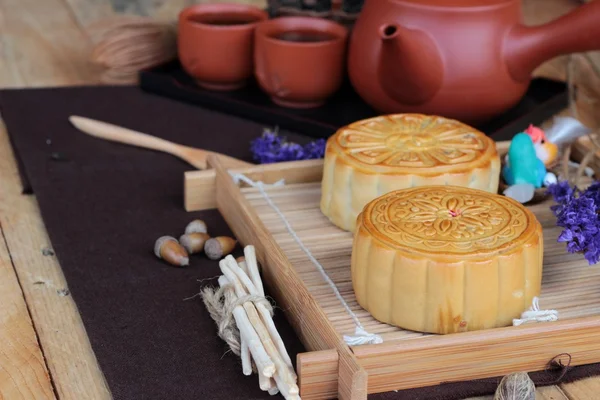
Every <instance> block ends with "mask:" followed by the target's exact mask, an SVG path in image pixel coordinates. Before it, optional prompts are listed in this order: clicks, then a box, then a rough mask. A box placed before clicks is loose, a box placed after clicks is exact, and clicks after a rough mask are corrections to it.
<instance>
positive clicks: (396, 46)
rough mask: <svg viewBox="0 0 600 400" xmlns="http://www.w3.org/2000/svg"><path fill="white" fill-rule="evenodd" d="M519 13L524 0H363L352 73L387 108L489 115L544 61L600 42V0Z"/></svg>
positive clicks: (509, 102)
mask: <svg viewBox="0 0 600 400" xmlns="http://www.w3.org/2000/svg"><path fill="white" fill-rule="evenodd" d="M521 19H522V16H521V2H520V0H365V3H364V6H363V9H362V12H361V14H360V16H359V18H358V20H357V21H356V24H355V26H354V29H353V32H352V36H351V38H350V43H349V53H348V72H349V75H350V80H351V82H352V85H353V86H354V88H355V90H356V91H357V92H358V94H359V95H360V96H361V97H362V98H363V99H364V100H365V101H366V102H367V103H369V104H370V105H371V106H372V107H374V108H375V109H376V110H377V111H379V112H381V113H382V114H391V113H399V112H404V113H425V114H435V115H440V116H444V117H447V118H455V119H458V120H461V121H463V122H467V123H479V122H484V121H485V120H488V119H490V118H491V117H494V116H496V115H498V114H501V113H502V112H504V111H506V110H508V109H509V108H511V107H512V106H514V105H515V104H516V103H518V102H519V100H520V99H521V98H522V96H523V95H524V94H525V92H526V91H527V88H528V85H529V82H530V80H531V73H532V72H533V70H534V69H535V68H536V67H538V66H539V65H540V64H542V63H543V62H544V61H546V60H549V59H551V58H553V57H555V56H558V55H561V54H568V53H574V52H583V51H589V50H596V49H600V0H596V1H592V2H590V3H587V4H585V5H582V6H580V7H578V8H577V9H575V10H574V11H573V12H571V13H570V14H567V15H565V16H563V17H560V18H558V19H556V20H555V21H552V22H550V23H547V24H544V25H540V26H533V27H527V26H524V25H522V24H521Z"/></svg>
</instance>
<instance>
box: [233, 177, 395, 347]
mask: <svg viewBox="0 0 600 400" xmlns="http://www.w3.org/2000/svg"><path fill="white" fill-rule="evenodd" d="M230 175H231V177H232V178H233V180H234V182H235V183H236V184H239V182H240V181H241V182H244V183H246V184H248V185H249V186H252V187H254V188H257V189H258V191H259V192H260V194H261V195H262V197H263V198H264V199H265V201H266V202H267V204H268V205H269V206H270V207H271V208H272V209H273V210H274V211H275V212H276V213H277V215H278V216H279V218H281V220H282V221H283V223H284V224H285V227H286V229H287V230H288V232H289V233H290V235H291V236H292V238H294V240H295V241H296V243H298V246H300V248H301V249H302V251H304V253H305V254H306V255H307V256H308V258H309V260H310V261H311V262H312V263H313V264H314V266H315V267H316V268H317V270H318V271H319V272H320V273H321V276H322V277H323V279H324V280H325V282H327V284H328V285H329V286H330V287H331V289H332V290H333V293H334V294H335V296H336V297H337V298H338V300H339V301H340V303H342V305H343V306H344V308H345V309H346V312H348V314H349V315H350V317H351V318H352V320H353V321H354V324H355V325H356V329H355V331H354V335H353V336H348V335H344V341H345V342H346V344H348V345H349V346H359V345H363V344H378V343H383V339H382V338H381V336H379V335H376V334H373V333H369V332H367V331H366V330H365V328H364V327H363V326H362V324H361V323H360V321H359V319H358V317H357V316H356V314H354V312H353V311H352V310H351V309H350V306H349V305H348V303H346V300H344V298H343V297H342V295H341V294H340V291H339V290H338V288H337V286H336V285H335V283H333V281H332V280H331V278H330V277H329V275H328V274H327V272H326V271H325V268H323V266H322V265H321V264H320V263H319V261H317V259H316V258H315V257H314V256H313V255H312V253H311V252H310V250H309V249H308V248H307V247H306V246H305V245H304V243H303V242H302V240H301V239H300V238H299V237H298V234H297V233H296V231H294V229H293V228H292V226H291V224H290V222H289V221H288V220H287V218H286V217H285V215H284V214H283V212H281V210H280V209H279V207H277V205H276V204H275V203H274V202H273V200H272V199H271V197H270V196H269V195H268V194H267V192H266V190H265V187H268V186H283V185H284V184H285V181H284V180H283V179H281V180H279V181H277V182H275V183H274V184H272V185H266V184H264V183H263V182H260V181H258V182H255V181H253V180H252V179H250V178H248V177H247V176H245V175H243V174H233V173H230Z"/></svg>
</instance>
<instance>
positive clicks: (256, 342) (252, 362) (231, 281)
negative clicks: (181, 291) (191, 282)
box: [201, 246, 300, 399]
mask: <svg viewBox="0 0 600 400" xmlns="http://www.w3.org/2000/svg"><path fill="white" fill-rule="evenodd" d="M244 256H245V259H244V260H240V262H239V263H238V262H236V260H235V259H234V258H233V257H232V256H231V255H229V256H227V257H225V258H224V259H222V260H221V261H220V262H219V267H220V268H221V272H222V273H223V275H222V276H220V277H219V280H218V282H219V289H214V288H210V287H207V288H204V289H203V290H202V292H201V296H202V300H203V301H204V304H205V306H206V308H207V310H208V311H209V313H210V315H211V317H212V318H213V319H214V320H215V322H216V324H217V327H218V334H219V337H221V338H222V339H223V340H224V341H225V342H226V343H227V344H228V345H229V347H230V349H231V350H232V351H233V352H234V353H235V354H236V355H238V356H240V357H241V360H242V372H243V374H244V375H251V374H252V372H253V371H255V372H256V373H257V374H258V382H259V386H260V388H261V389H262V390H264V391H267V392H269V394H271V395H275V394H277V393H279V392H280V393H281V394H282V395H283V397H284V398H285V399H299V398H300V397H299V389H298V385H297V384H296V382H297V376H296V373H295V372H294V368H293V366H292V361H291V359H290V356H289V354H288V352H287V350H286V348H285V345H284V343H283V340H282V339H281V336H279V332H277V329H276V327H275V324H274V322H273V309H272V306H271V304H270V303H269V302H268V301H267V300H266V299H265V293H264V289H263V284H262V280H261V277H260V273H259V271H258V263H257V261H256V254H255V249H254V246H246V247H245V248H244Z"/></svg>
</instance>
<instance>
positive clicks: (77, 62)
mask: <svg viewBox="0 0 600 400" xmlns="http://www.w3.org/2000/svg"><path fill="white" fill-rule="evenodd" d="M0 10H1V11H0V40H1V41H2V43H1V48H2V51H1V52H0V57H1V58H0V65H3V67H2V69H1V70H0V74H1V75H0V87H3V88H4V87H31V86H36V87H39V86H62V85H80V84H95V83H97V82H98V73H97V71H96V70H95V68H94V67H93V66H92V65H91V64H90V62H89V61H88V54H89V52H90V50H91V49H90V42H89V40H88V38H87V36H86V35H85V33H84V32H83V31H82V30H81V29H80V27H79V25H78V24H77V22H76V21H75V19H74V17H73V14H72V12H71V9H70V8H69V7H68V6H67V5H66V4H65V3H64V2H63V1H62V0H44V1H38V0H0Z"/></svg>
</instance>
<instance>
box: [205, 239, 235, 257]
mask: <svg viewBox="0 0 600 400" xmlns="http://www.w3.org/2000/svg"><path fill="white" fill-rule="evenodd" d="M236 243H237V241H236V240H235V239H232V238H230V237H228V236H217V237H215V238H211V239H208V240H207V241H206V243H205V244H204V253H205V254H206V256H207V257H208V258H210V259H211V260H219V259H221V258H222V257H224V256H226V255H228V254H229V253H231V252H232V251H233V249H234V247H235V245H236Z"/></svg>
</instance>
